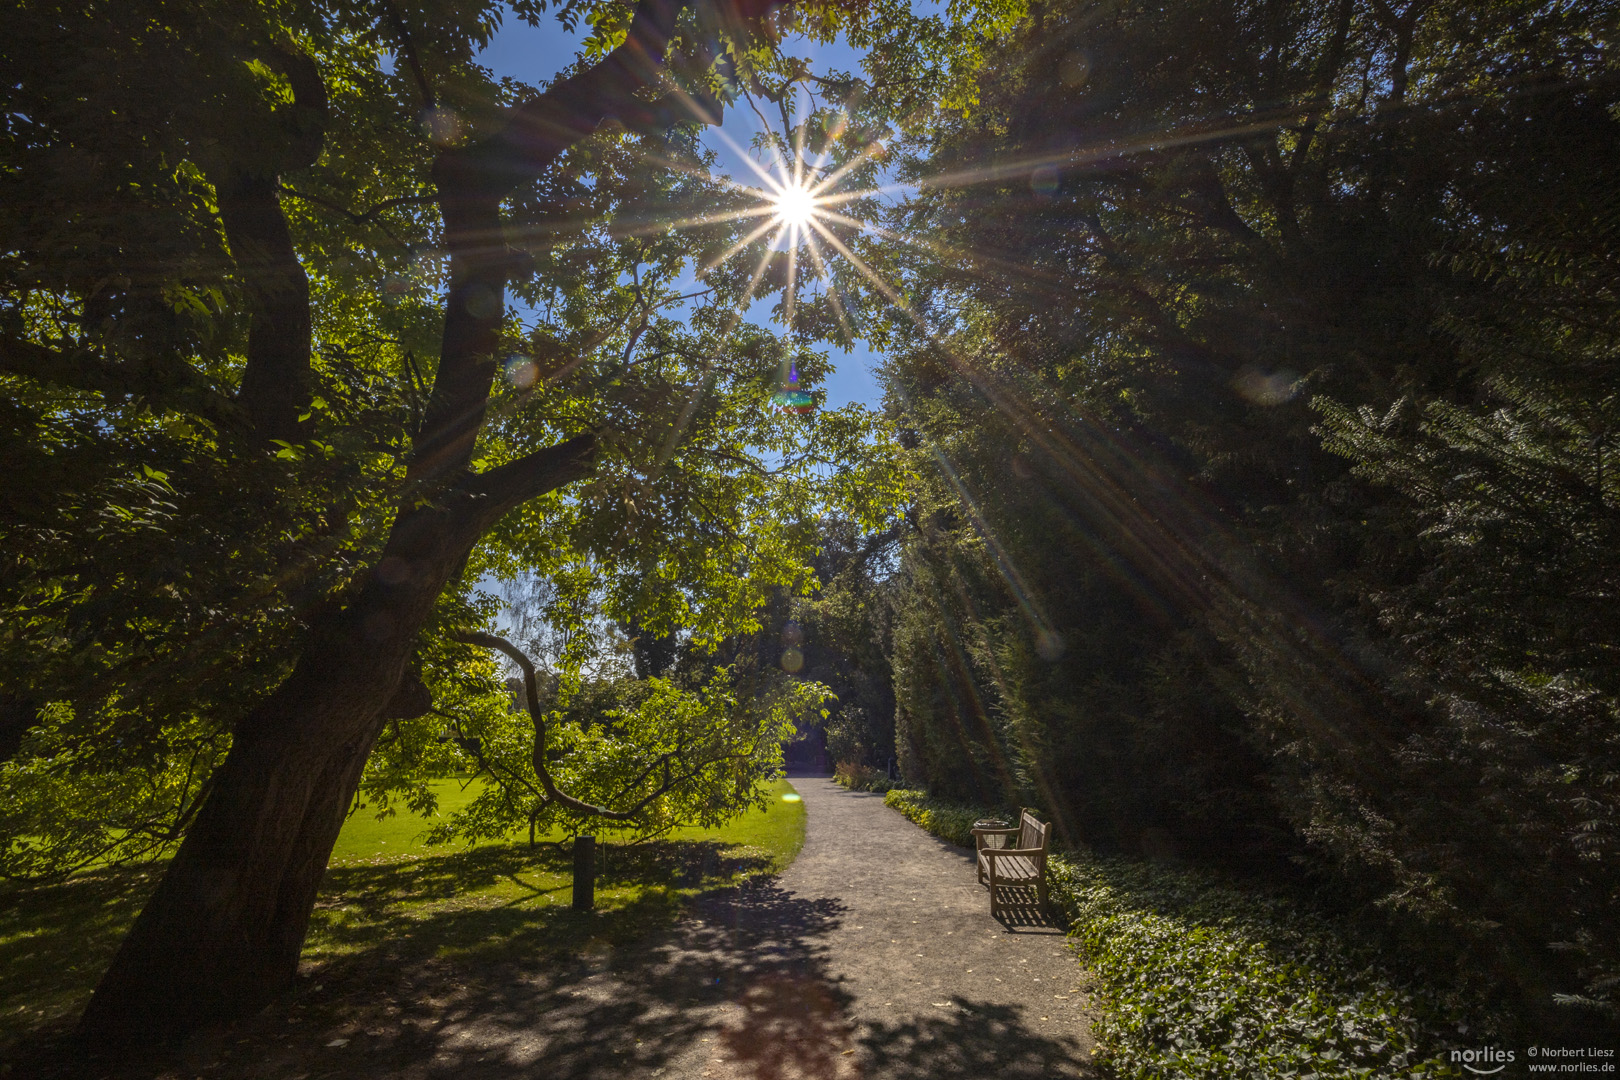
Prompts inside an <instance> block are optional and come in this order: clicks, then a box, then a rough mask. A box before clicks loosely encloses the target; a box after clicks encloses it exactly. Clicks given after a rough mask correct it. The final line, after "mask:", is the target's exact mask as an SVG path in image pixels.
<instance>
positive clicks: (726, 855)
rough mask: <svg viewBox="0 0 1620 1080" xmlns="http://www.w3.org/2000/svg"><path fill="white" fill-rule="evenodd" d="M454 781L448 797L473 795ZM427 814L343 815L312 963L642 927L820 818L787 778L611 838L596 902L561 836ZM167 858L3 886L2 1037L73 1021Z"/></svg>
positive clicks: (474, 953) (770, 854) (582, 943)
mask: <svg viewBox="0 0 1620 1080" xmlns="http://www.w3.org/2000/svg"><path fill="white" fill-rule="evenodd" d="M441 783H442V785H443V786H442V787H441V790H440V793H439V794H440V807H441V810H450V809H454V808H455V807H456V806H457V805H460V803H464V802H465V801H466V800H467V799H469V798H471V796H472V794H473V793H472V791H471V790H467V791H463V790H462V789H461V785H460V783H459V782H457V781H443V782H441ZM784 796H785V798H784ZM457 800H460V802H457ZM426 824H427V823H426V822H425V821H424V820H423V819H421V818H417V817H414V816H412V815H409V814H399V815H396V816H394V817H391V818H387V819H384V820H383V821H378V820H377V819H376V817H375V816H374V815H373V814H371V813H369V812H368V811H365V810H362V811H360V812H359V813H358V814H356V815H355V816H354V817H352V818H350V820H349V822H348V824H347V825H346V826H345V827H344V830H343V833H342V835H341V836H340V837H339V839H338V843H337V847H336V849H335V850H334V853H333V863H332V866H331V868H330V869H329V870H328V871H327V876H326V882H325V884H324V886H323V887H322V890H321V896H320V899H319V901H318V902H317V904H316V910H315V914H314V918H313V920H312V922H311V925H310V932H309V937H308V939H307V940H306V943H305V947H304V957H305V961H306V962H307V963H311V964H315V965H320V966H323V967H325V968H327V969H329V970H330V971H331V973H332V974H331V978H329V979H328V980H327V981H328V982H332V981H333V980H341V979H343V978H344V972H345V971H348V970H360V969H368V970H375V967H376V965H378V964H379V963H381V964H384V965H386V964H390V963H409V962H411V961H413V960H416V959H426V958H429V957H443V958H447V959H459V960H462V961H465V962H469V963H478V962H481V961H485V960H489V961H502V962H506V961H510V960H512V959H513V958H514V957H520V956H523V955H530V956H538V955H544V954H550V953H558V954H561V953H570V952H580V951H582V950H586V949H593V948H600V947H602V946H605V945H622V944H625V943H628V942H632V941H635V940H637V939H639V938H641V937H644V936H646V935H647V934H650V933H655V932H657V931H659V930H661V929H662V928H663V927H664V926H667V925H668V924H669V922H670V921H671V920H672V919H674V918H675V917H676V916H677V915H678V914H679V912H680V911H681V909H682V908H683V907H684V906H685V905H686V904H687V903H688V902H689V901H690V900H691V899H692V898H693V897H695V896H696V895H697V894H699V893H701V892H704V891H707V890H710V889H715V888H720V887H724V886H726V885H728V884H731V883H734V882H736V881H737V880H739V879H740V878H741V877H744V876H748V875H752V874H759V873H775V872H777V871H779V870H781V869H782V868H784V867H786V866H787V865H788V864H789V863H790V862H792V861H793V858H794V856H795V855H797V854H798V852H799V848H800V846H802V845H803V843H804V825H805V818H804V806H803V804H802V803H800V802H799V801H798V797H797V795H796V794H795V793H794V792H793V789H792V787H791V786H790V785H789V784H788V783H787V781H785V780H779V781H777V782H775V783H774V784H773V785H771V787H770V802H769V804H768V807H767V809H765V810H751V811H749V812H748V813H746V814H744V815H742V816H741V817H740V818H738V819H737V820H736V821H733V822H732V823H731V824H729V825H726V826H724V827H722V828H719V829H708V830H704V829H681V830H677V831H675V832H673V833H671V834H670V835H669V836H667V837H664V838H661V839H660V840H658V841H656V842H650V843H646V844H641V845H635V846H623V845H618V844H605V845H603V846H602V847H601V848H600V849H599V850H600V855H599V873H598V881H597V910H596V911H595V912H593V913H589V914H581V913H577V912H574V911H572V910H571V908H570V906H569V900H570V895H571V886H572V871H571V867H572V864H571V861H570V855H569V853H568V851H566V850H564V849H563V847H562V846H560V845H557V844H552V843H541V844H538V845H537V846H536V847H534V848H530V847H529V846H528V844H527V842H526V838H525V840H523V841H518V842H514V843H489V844H484V845H481V846H478V847H474V848H465V847H448V848H447V847H427V846H426V845H424V844H423V843H422V842H421V835H422V833H423V831H424V830H425V828H426ZM160 873H161V867H154V866H148V867H142V868H113V869H101V870H94V871H88V872H85V873H82V874H78V875H75V876H74V877H72V878H69V879H68V880H66V881H62V882H58V883H55V884H50V885H35V886H28V885H18V884H7V885H0V1046H4V1045H7V1044H10V1043H12V1042H13V1041H15V1040H16V1039H17V1038H18V1037H20V1036H22V1035H24V1034H26V1033H27V1032H29V1031H31V1030H34V1029H37V1028H39V1027H41V1026H50V1027H58V1026H62V1025H65V1024H67V1023H69V1022H71V1019H72V1018H73V1017H74V1016H76V1015H77V1013H78V1012H79V1010H80V1009H82V1008H83V1007H84V1003H85V1001H86V1000H87V999H88V998H89V995H90V991H91V990H92V989H93V988H94V986H95V982H96V979H97V978H98V977H99V976H100V974H101V972H102V970H103V969H104V968H105V967H106V965H107V963H108V961H109V960H111V958H112V954H113V952H114V951H115V950H116V949H117V947H118V942H119V940H120V939H121V938H122V936H123V934H124V932H125V931H126V930H127V929H128V928H129V924H130V923H131V921H133V919H134V918H135V915H136V914H137V912H139V910H140V906H141V904H142V903H144V902H145V900H146V897H147V896H148V895H149V894H150V893H151V890H152V889H153V888H154V887H155V886H156V884H157V879H158V877H159V875H160Z"/></svg>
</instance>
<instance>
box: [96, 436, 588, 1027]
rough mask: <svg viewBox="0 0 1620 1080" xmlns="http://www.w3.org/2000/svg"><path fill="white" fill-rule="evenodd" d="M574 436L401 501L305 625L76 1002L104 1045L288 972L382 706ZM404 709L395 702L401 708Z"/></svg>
mask: <svg viewBox="0 0 1620 1080" xmlns="http://www.w3.org/2000/svg"><path fill="white" fill-rule="evenodd" d="M594 445H595V440H594V439H593V438H592V437H590V436H584V437H581V438H577V439H572V440H570V441H568V442H566V443H563V444H561V445H559V446H556V447H551V448H549V449H547V450H543V451H540V452H538V453H536V454H533V455H530V456H529V457H528V458H523V459H519V460H518V461H516V462H513V463H511V464H509V465H506V466H502V467H501V468H499V469H494V470H491V471H490V472H489V473H486V474H483V475H481V476H477V477H466V478H464V480H463V482H462V483H461V484H460V485H457V486H456V487H455V488H453V489H452V490H450V491H449V492H447V493H445V494H444V495H443V496H442V497H441V500H440V502H441V505H440V506H438V507H427V508H420V509H414V510H409V511H405V512H402V513H401V514H400V515H399V517H398V518H397V519H396V520H395V523H394V527H393V530H392V531H391V533H390V535H389V542H388V545H387V547H386V548H385V549H384V551H383V557H382V559H381V560H380V562H379V564H378V566H379V572H377V573H374V574H373V575H372V576H371V577H370V579H369V580H368V581H367V582H366V583H365V585H364V586H363V587H362V588H361V589H360V591H359V592H358V594H357V595H356V596H355V598H354V599H353V601H352V602H350V603H349V604H348V605H347V606H346V607H345V608H344V609H343V610H342V611H340V612H338V613H336V614H334V615H332V616H330V617H328V618H327V619H326V620H324V621H323V622H322V623H321V624H320V625H318V626H316V627H315V628H314V629H313V631H312V633H311V635H310V640H309V643H308V645H306V647H305V649H304V652H303V655H302V656H301V657H300V658H299V661H298V663H297V665H296V666H295V667H294V668H293V672H292V674H291V675H290V676H288V678H287V680H286V682H284V683H282V685H281V686H280V687H278V688H277V689H276V691H275V692H274V693H272V694H271V695H270V696H269V697H268V698H266V699H265V700H264V702H263V703H262V704H260V705H259V706H258V707H257V708H256V709H254V710H253V712H251V713H250V714H249V715H248V716H247V717H246V718H245V719H244V720H243V722H242V724H241V726H240V727H239V728H238V730H237V732H236V735H235V739H234V741H233V743H232V745H231V750H230V753H229V754H228V755H227V756H226V759H225V762H224V764H223V765H221V766H220V771H219V773H218V774H217V778H216V780H215V781H214V785H213V790H212V791H211V793H210V794H209V797H208V801H207V802H206V803H205V804H204V805H203V807H202V809H201V810H200V811H199V812H198V815H197V819H196V821H195V822H193V823H192V826H191V828H190V830H189V831H188V832H187V833H186V838H185V840H184V842H183V843H182V844H181V845H180V850H179V851H178V852H177V853H176V855H175V858H174V861H173V862H172V863H171V864H170V865H169V869H168V872H167V873H166V874H164V877H163V881H162V883H161V884H160V885H159V886H158V890H157V892H156V893H155V894H154V895H153V897H152V899H151V900H150V901H148V902H147V905H146V907H145V909H144V910H143V911H142V912H141V914H140V917H139V918H138V919H136V921H135V925H134V927H133V928H131V930H130V932H129V936H128V937H126V938H125V939H124V943H123V945H122V946H121V947H120V948H119V950H118V955H117V956H116V957H114V959H113V963H112V966H111V967H110V968H109V969H108V970H107V973H106V975H104V976H103V977H102V980H101V984H100V985H99V986H98V987H97V988H96V993H95V996H94V997H93V998H91V1000H90V1005H89V1007H88V1008H86V1009H85V1013H84V1017H83V1018H82V1019H81V1020H80V1024H79V1031H80V1033H81V1035H83V1036H84V1037H85V1038H88V1039H91V1040H94V1041H99V1042H107V1043H114V1044H119V1043H137V1042H149V1041H153V1040H156V1039H163V1038H173V1037H177V1036H181V1035H184V1034H185V1033H187V1032H189V1031H192V1030H194V1029H196V1028H197V1027H199V1026H202V1025H204V1024H209V1023H216V1022H220V1021H225V1020H231V1019H236V1018H239V1017H242V1016H246V1015H249V1014H251V1013H252V1012H254V1011H256V1010H257V1009H259V1008H261V1007H262V1006H263V1005H264V1004H265V1003H266V1002H268V1001H269V1000H270V999H271V998H272V997H274V996H275V995H276V994H277V993H278V992H280V991H281V990H282V989H284V988H285V987H286V986H287V985H288V984H289V983H290V982H291V981H292V979H293V976H294V975H296V974H297V971H298V955H299V952H300V950H301V949H302V948H303V943H304V934H305V931H306V930H307V929H308V925H309V916H310V912H311V910H312V909H313V906H314V902H315V894H316V891H317V890H318V889H319V887H320V883H321V878H322V875H323V874H324V872H325V870H326V864H327V860H328V859H329V858H330V857H331V854H332V845H333V844H334V843H336V841H337V836H338V831H339V829H341V828H342V826H343V819H344V816H345V811H346V810H347V809H348V806H349V801H350V800H351V799H352V798H353V797H354V792H355V789H356V787H357V786H358V785H359V782H360V774H361V772H362V770H363V769H364V768H365V762H366V757H367V756H368V755H369V754H370V753H371V747H372V744H373V743H374V742H375V741H376V738H377V735H378V733H379V732H380V731H381V729H382V726H383V723H384V722H385V719H386V717H387V716H388V715H389V714H391V713H396V712H399V711H401V707H403V706H405V705H409V704H410V701H409V700H402V702H401V703H400V704H399V706H396V703H395V702H394V700H393V699H394V697H395V696H396V694H398V695H399V696H400V697H401V698H402V699H411V700H414V699H416V698H417V697H418V696H419V690H418V688H417V686H416V685H415V684H414V680H407V679H405V678H404V675H405V672H406V666H407V664H408V663H409V661H410V658H411V652H412V649H413V648H414V646H415V643H416V636H417V634H418V632H419V631H420V630H421V628H422V626H423V624H424V623H425V622H426V621H427V619H428V616H429V615H430V614H431V612H432V610H433V604H434V601H435V600H436V599H437V598H438V596H439V593H440V592H441V591H442V590H443V589H444V587H445V585H446V584H447V583H448V582H449V581H450V580H451V579H452V578H453V577H454V576H455V575H456V574H457V573H459V572H460V570H461V567H462V565H463V564H464V563H465V561H466V559H467V556H468V554H469V553H470V552H471V551H472V547H473V545H474V544H475V543H477V541H478V538H479V537H481V536H482V535H483V534H484V532H485V531H486V530H487V529H488V528H489V527H490V526H491V525H493V524H494V523H495V521H497V520H499V518H500V517H501V516H502V515H503V514H504V513H505V512H506V511H507V510H508V509H510V508H511V507H512V506H516V505H519V504H520V503H522V502H525V501H527V500H528V499H530V498H533V497H534V496H535V495H538V494H542V493H543V492H545V491H548V490H551V489H553V488H556V487H558V486H561V485H562V484H565V483H568V482H569V481H571V480H574V479H576V478H578V477H580V476H583V475H585V473H586V472H587V471H588V469H589V468H590V461H591V455H592V453H593V451H594ZM406 711H408V710H406Z"/></svg>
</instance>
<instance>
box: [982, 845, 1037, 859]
mask: <svg viewBox="0 0 1620 1080" xmlns="http://www.w3.org/2000/svg"><path fill="white" fill-rule="evenodd" d="M979 854H980V855H988V856H990V857H991V858H992V859H996V858H1000V857H1001V856H1003V855H1022V856H1023V857H1024V858H1026V859H1028V858H1031V857H1032V856H1035V855H1045V854H1046V849H1045V848H1038V847H1027V848H1009V847H987V848H983V849H981V850H980V851H979Z"/></svg>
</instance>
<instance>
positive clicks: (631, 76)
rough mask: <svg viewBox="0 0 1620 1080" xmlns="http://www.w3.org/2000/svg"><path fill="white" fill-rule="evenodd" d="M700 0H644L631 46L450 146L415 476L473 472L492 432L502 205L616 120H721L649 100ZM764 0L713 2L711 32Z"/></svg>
mask: <svg viewBox="0 0 1620 1080" xmlns="http://www.w3.org/2000/svg"><path fill="white" fill-rule="evenodd" d="M692 2H693V0H640V2H639V3H638V4H637V5H636V8H635V11H634V13H633V15H632V17H631V22H630V27H629V31H628V33H627V35H626V37H625V40H624V41H623V42H622V43H621V44H620V45H619V46H618V47H617V48H615V49H614V50H613V51H612V52H611V53H609V54H608V55H607V56H606V57H604V58H603V59H602V60H601V62H600V63H597V64H596V65H594V66H593V67H590V68H588V69H586V70H584V71H581V72H579V73H577V74H575V75H571V76H569V77H568V78H566V79H560V80H558V81H557V82H555V83H553V84H552V85H551V86H549V87H548V88H547V89H546V90H545V91H544V92H543V93H540V94H537V95H535V97H533V98H531V99H529V100H528V101H527V102H525V103H524V104H522V105H520V106H518V107H516V108H514V109H512V110H510V112H509V113H508V114H507V116H508V122H507V123H506V125H505V126H504V127H503V128H502V129H501V130H500V131H498V132H496V133H495V134H494V135H492V136H490V137H489V138H487V139H485V140H483V141H481V142H478V143H475V144H473V145H471V146H466V147H457V148H453V149H448V150H445V151H444V152H443V153H441V154H440V155H439V156H438V158H437V159H436V160H435V161H434V164H433V178H434V183H435V186H436V187H437V189H438V191H439V205H440V207H441V209H442V211H443V215H444V229H445V232H444V236H445V246H446V247H447V248H448V250H449V252H450V292H449V296H448V297H447V298H446V305H445V324H444V338H443V346H442V349H441V353H440V358H439V370H438V374H437V376H436V377H435V379H434V384H433V393H432V396H431V398H430V399H429V401H428V407H427V410H426V412H425V414H424V416H423V420H422V425H421V428H420V430H419V431H418V434H417V438H416V441H415V447H414V455H413V458H412V461H411V467H410V471H411V474H412V476H413V478H414V479H417V480H419V481H431V480H432V479H433V478H435V477H442V476H447V475H452V474H454V473H455V472H457V471H459V470H461V469H464V468H465V467H466V465H467V463H468V462H469V461H470V460H471V458H472V452H473V447H474V444H475V443H476V441H477V436H478V431H479V429H480V428H481V427H482V426H483V422H484V413H485V409H486V407H487V405H488V399H489V389H490V385H491V383H492V382H493V380H494V376H495V352H496V349H497V347H498V345H499V341H500V325H501V318H502V316H503V315H504V313H505V290H506V282H507V279H508V277H509V276H510V274H511V272H512V269H513V267H514V266H515V265H516V261H517V260H516V259H515V258H514V257H513V255H512V253H511V252H509V251H508V250H507V247H506V240H505V236H504V232H503V227H502V220H501V213H500V204H501V200H502V199H503V198H504V197H505V196H506V194H507V193H508V192H510V191H512V190H513V189H514V188H515V187H517V186H518V185H520V184H523V183H527V182H530V181H532V180H534V179H535V178H537V177H539V176H540V175H541V173H543V172H544V171H545V170H546V169H547V168H549V167H550V166H551V165H552V164H553V163H554V162H556V160H557V159H558V158H559V157H560V156H561V155H562V154H563V153H564V152H565V151H566V150H567V149H568V148H569V147H571V146H573V145H574V144H576V143H578V142H579V141H580V140H581V139H584V138H586V137H587V136H589V135H591V134H592V133H594V132H595V131H597V130H598V128H600V127H601V125H602V124H603V123H605V122H607V121H609V120H617V121H618V122H619V123H621V124H623V126H624V127H625V128H626V129H627V130H630V131H634V132H639V133H642V134H652V133H655V132H658V131H665V130H668V129H669V128H671V127H673V126H675V125H676V124H678V123H680V122H682V121H684V120H690V121H695V122H698V123H703V124H715V123H718V122H719V121H720V107H719V102H718V101H712V100H711V101H701V102H700V101H697V100H696V99H694V98H692V97H691V96H690V95H686V94H681V93H667V94H665V95H663V96H662V97H660V98H659V99H658V100H656V101H648V100H647V99H646V98H645V97H643V96H642V95H643V94H644V93H645V92H646V91H647V90H649V89H651V88H652V87H654V86H655V85H656V84H657V83H658V81H659V80H660V79H661V78H662V77H663V74H664V72H665V71H666V69H667V65H668V56H667V54H668V53H669V51H670V44H671V41H672V39H673V37H674V34H675V24H676V20H677V19H678V18H679V16H680V14H681V12H682V11H684V10H685V9H686V8H687V7H688V6H690V5H691V4H692ZM770 6H772V5H771V4H770V3H768V2H762V0H739V2H735V3H720V4H711V5H709V6H706V7H705V9H704V11H703V12H702V13H701V17H700V19H699V21H700V22H702V23H704V31H703V32H704V33H705V34H706V35H708V36H710V37H713V36H717V35H718V34H720V33H721V31H722V29H723V26H722V24H723V23H724V22H726V21H728V20H729V21H735V22H739V23H741V22H744V21H747V20H749V19H752V18H757V17H758V15H760V14H762V13H763V12H765V11H766V10H768V9H769V7H770ZM687 51H688V53H689V54H690V55H689V57H688V59H689V62H691V63H692V64H695V65H701V66H705V67H706V66H707V65H708V64H711V63H713V62H714V57H715V56H716V55H717V53H718V48H717V47H716V46H715V45H713V44H712V43H710V42H707V41H705V42H703V43H698V44H694V45H692V46H690V47H689V48H688V50H687Z"/></svg>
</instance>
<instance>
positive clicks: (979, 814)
mask: <svg viewBox="0 0 1620 1080" xmlns="http://www.w3.org/2000/svg"><path fill="white" fill-rule="evenodd" d="M883 805H885V806H892V807H893V808H894V809H896V810H898V811H900V813H902V814H904V815H905V816H906V817H907V818H909V819H910V820H912V821H914V822H916V823H917V824H918V825H921V826H922V827H923V828H924V829H927V830H928V831H929V832H931V833H933V834H934V835H935V836H938V837H941V838H943V839H945V840H949V841H950V842H951V843H953V844H961V845H962V846H963V847H972V846H973V823H974V822H975V821H978V820H980V819H981V818H1001V819H1002V820H1004V821H1005V820H1007V811H1005V810H995V809H992V808H989V807H984V806H963V805H962V804H961V803H956V802H948V801H947V800H945V799H936V798H934V797H933V796H932V795H930V794H928V793H927V792H926V791H913V790H910V789H907V788H894V789H892V790H891V791H890V792H889V793H888V794H887V795H885V796H883Z"/></svg>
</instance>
